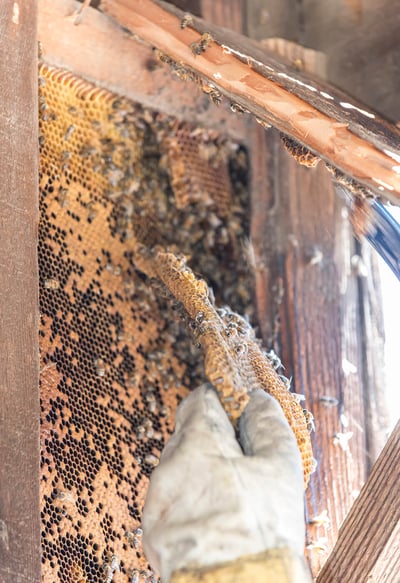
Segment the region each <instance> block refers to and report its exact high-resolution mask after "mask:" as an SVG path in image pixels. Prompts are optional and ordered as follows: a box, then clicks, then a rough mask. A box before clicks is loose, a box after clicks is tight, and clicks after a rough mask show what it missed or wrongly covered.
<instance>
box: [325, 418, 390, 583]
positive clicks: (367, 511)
mask: <svg viewBox="0 0 400 583" xmlns="http://www.w3.org/2000/svg"><path fill="white" fill-rule="evenodd" d="M399 484H400V422H399V423H398V424H397V426H396V427H395V429H394V430H393V432H392V434H391V436H390V438H389V440H388V442H387V443H386V445H385V447H384V449H383V451H382V453H381V455H380V456H379V458H378V460H377V462H376V463H375V465H374V467H373V469H372V472H371V475H370V477H369V478H368V480H367V482H366V483H365V484H364V486H363V488H362V490H361V492H360V495H359V496H358V498H357V500H356V501H355V503H354V505H353V507H352V509H351V511H350V512H349V514H348V516H347V517H346V520H345V522H344V523H343V525H342V527H341V529H340V531H339V536H338V540H337V543H336V545H335V548H334V550H333V552H332V554H331V556H330V557H329V559H328V561H327V562H326V563H325V565H324V567H323V569H322V571H321V573H320V574H319V576H318V578H317V582H318V583H331V582H332V581H346V583H359V582H361V581H373V582H374V583H377V582H379V583H380V582H383V581H385V582H386V583H395V582H396V581H398V575H399V573H400V554H399V553H398V552H397V553H396V552H395V550H396V546H397V548H398V546H399V538H397V540H396V536H397V537H398V535H399V525H400V504H399ZM390 545H394V548H393V546H392V548H390Z"/></svg>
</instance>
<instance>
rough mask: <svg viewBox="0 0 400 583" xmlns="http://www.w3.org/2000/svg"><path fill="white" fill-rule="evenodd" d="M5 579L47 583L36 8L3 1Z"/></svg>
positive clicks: (1, 529)
mask: <svg viewBox="0 0 400 583" xmlns="http://www.w3.org/2000/svg"><path fill="white" fill-rule="evenodd" d="M0 45H1V53H2V55H6V58H3V59H2V65H1V67H0V95H1V112H0V136H1V139H0V160H1V166H0V168H1V169H0V173H1V178H0V192H1V195H0V217H1V218H0V223H1V228H0V248H1V262H0V263H1V269H0V306H1V308H0V310H1V318H0V371H1V383H0V470H1V479H0V581H1V582H2V583H25V582H29V583H37V582H39V581H40V579H41V578H40V527H39V514H40V513H39V388H38V377H39V375H38V372H39V371H38V369H39V354H38V320H39V309H38V270H37V226H38V175H37V172H38V116H37V109H38V108H37V56H36V55H37V34H36V2H29V3H23V2H19V3H18V2H13V1H12V0H3V1H2V2H1V3H0Z"/></svg>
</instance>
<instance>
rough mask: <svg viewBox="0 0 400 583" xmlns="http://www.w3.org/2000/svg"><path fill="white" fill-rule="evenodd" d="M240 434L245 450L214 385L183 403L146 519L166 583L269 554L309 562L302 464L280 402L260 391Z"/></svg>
mask: <svg viewBox="0 0 400 583" xmlns="http://www.w3.org/2000/svg"><path fill="white" fill-rule="evenodd" d="M239 434H240V436H239V440H240V443H238V441H237V439H236V437H235V432H234V429H233V427H232V425H231V423H230V422H229V420H228V417H227V416H226V414H225V412H224V410H223V408H222V406H221V404H220V402H219V400H218V397H217V395H216V393H215V391H214V389H213V388H212V387H211V385H208V384H206V385H202V386H201V387H199V388H198V389H196V390H195V391H193V392H192V393H191V394H190V395H189V396H188V397H187V398H186V399H184V401H183V402H182V403H181V404H180V406H179V408H178V411H177V416H176V427H175V433H174V434H173V435H172V437H171V438H170V440H169V442H168V443H167V445H166V447H165V449H164V451H163V453H162V455H161V459H160V463H159V466H158V467H157V468H156V469H155V470H154V472H153V475H152V476H151V480H150V486H149V490H148V493H147V499H146V502H145V506H144V510H143V516H142V526H143V545H144V550H145V554H146V557H147V559H148V560H149V562H150V564H151V566H152V567H153V568H154V569H155V570H157V571H158V572H159V573H160V574H161V579H162V581H163V583H167V582H168V581H169V579H170V577H171V574H172V573H173V572H175V571H179V570H181V569H184V568H189V569H197V568H200V567H205V566H208V565H219V564H222V563H226V562H229V561H234V560H235V559H238V558H239V557H242V556H245V555H255V554H257V553H262V552H263V551H266V550H268V549H276V548H282V547H286V548H289V549H290V550H291V551H292V552H293V553H294V555H295V556H297V557H299V561H300V562H302V561H303V558H302V555H303V550H304V534H305V526H304V507H303V492H304V491H303V471H302V463H301V457H300V452H299V450H298V447H297V443H296V439H295V436H294V434H293V432H292V430H291V428H290V426H289V424H288V422H287V420H286V418H285V416H284V414H283V412H282V410H281V408H280V406H279V404H278V403H277V402H276V400H275V399H274V398H273V397H271V396H270V395H268V394H266V393H265V392H264V391H254V392H253V393H252V395H251V398H250V401H249V403H248V405H247V407H246V409H245V411H244V413H243V415H242V417H241V418H240V422H239ZM307 579H308V576H307ZM296 580H297V579H296ZM299 580H300V579H299ZM301 580H304V579H301Z"/></svg>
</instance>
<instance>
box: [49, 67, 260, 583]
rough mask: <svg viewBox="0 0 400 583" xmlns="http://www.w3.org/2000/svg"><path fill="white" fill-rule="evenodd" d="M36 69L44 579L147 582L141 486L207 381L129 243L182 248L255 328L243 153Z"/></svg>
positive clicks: (176, 317)
mask: <svg viewBox="0 0 400 583" xmlns="http://www.w3.org/2000/svg"><path fill="white" fill-rule="evenodd" d="M39 75H40V77H39V79H40V150H41V152H40V206H41V219H40V226H39V238H40V245H39V260H40V283H41V289H40V309H41V326H40V349H41V446H42V459H41V462H42V470H41V471H42V474H41V505H42V549H43V555H42V560H43V581H45V582H46V583H47V582H52V583H53V582H54V583H58V582H70V581H71V582H74V581H75V582H80V583H83V582H86V581H87V582H89V581H90V582H98V581H104V582H108V583H109V582H110V581H114V582H115V583H119V582H127V581H135V582H137V581H151V580H153V579H154V574H153V573H152V572H151V571H150V569H149V566H148V565H147V563H146V560H145V558H144V556H143V554H142V549H141V531H140V513H141V508H142V505H143V501H144V497H145V492H146V487H147V483H148V478H149V475H150V473H151V471H152V469H153V467H154V466H155V465H156V464H157V461H158V458H159V455H160V452H161V450H162V448H163V445H164V443H165V440H166V438H167V437H168V434H169V433H171V431H172V428H173V421H174V412H175V410H176V406H177V404H178V402H179V401H180V400H181V399H182V398H183V397H184V396H185V395H186V394H187V391H188V390H189V389H190V388H193V387H194V386H196V385H197V384H198V383H200V382H203V381H204V380H205V375H204V370H203V362H202V360H203V357H202V355H201V352H200V350H199V349H198V348H197V347H196V346H195V344H194V343H193V341H192V339H191V337H190V334H189V332H187V331H186V329H187V327H186V325H185V322H182V321H180V318H182V317H184V316H183V315H182V311H181V310H179V309H178V310H177V305H176V303H174V302H171V301H170V298H166V297H164V296H165V295H168V294H166V290H165V287H163V286H161V287H157V285H156V284H155V282H152V281H150V279H149V278H148V277H146V276H145V275H143V273H142V272H140V271H138V270H137V268H136V263H137V256H135V254H136V251H135V245H134V244H133V242H134V241H135V240H136V238H137V237H139V238H140V240H141V241H142V242H143V243H144V244H146V245H150V246H151V245H154V244H156V243H157V244H162V245H164V246H165V247H166V248H168V249H169V250H170V251H173V252H181V253H184V254H185V255H186V256H188V257H189V258H190V264H191V266H192V267H193V268H194V269H195V271H196V272H198V273H201V274H202V276H204V277H206V279H207V281H208V283H209V284H210V285H211V287H212V288H213V290H214V293H215V296H216V300H217V302H218V303H219V304H225V303H228V304H230V305H231V306H232V307H233V308H234V309H235V310H238V311H239V312H240V313H242V314H246V315H247V316H248V317H249V318H250V319H251V318H252V317H253V313H252V307H251V301H250V299H251V298H250V291H249V290H250V289H251V281H250V274H249V269H248V266H247V264H246V261H245V259H244V241H245V237H246V233H247V223H246V221H247V218H246V217H247V216H248V209H247V208H246V205H247V192H246V188H245V187H246V157H245V154H244V152H243V150H242V149H241V148H240V147H239V146H238V145H237V144H232V143H231V142H228V141H226V140H224V139H223V138H222V137H221V136H217V135H216V134H214V133H212V132H209V131H205V130H203V129H201V128H192V127H189V126H187V125H184V124H182V123H180V122H179V121H177V120H171V119H169V118H166V117H161V116H159V115H157V114H156V113H155V112H151V111H148V110H144V109H142V108H141V107H140V106H138V105H135V104H133V103H131V102H129V101H127V100H126V99H123V98H120V97H118V96H116V95H113V94H111V93H109V92H107V91H103V90H101V89H98V88H96V87H93V86H92V85H90V84H88V83H86V82H84V81H82V80H80V79H77V78H75V77H73V76H72V75H70V74H69V73H67V72H64V71H59V70H57V69H53V68H50V67H48V66H46V65H42V66H41V68H40V72H39ZM210 176H211V179H210ZM212 176H214V181H213V179H212ZM185 177H186V178H185ZM188 187H190V188H188ZM188 190H190V194H188Z"/></svg>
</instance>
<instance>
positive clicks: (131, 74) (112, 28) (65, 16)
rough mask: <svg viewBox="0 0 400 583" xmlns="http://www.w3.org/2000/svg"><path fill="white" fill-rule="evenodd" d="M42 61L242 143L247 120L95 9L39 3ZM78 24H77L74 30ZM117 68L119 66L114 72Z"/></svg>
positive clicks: (69, 2) (70, 2)
mask: <svg viewBox="0 0 400 583" xmlns="http://www.w3.org/2000/svg"><path fill="white" fill-rule="evenodd" d="M38 5H39V19H38V20H39V22H38V31H39V32H38V34H39V40H40V43H41V53H42V59H43V60H44V61H45V62H46V63H48V64H49V65H54V66H56V67H60V68H62V69H67V70H68V71H71V72H72V73H74V74H75V75H77V76H78V77H82V78H84V79H86V80H87V81H90V82H92V83H95V84H96V85H98V86H100V87H103V88H105V89H108V90H110V91H114V92H116V93H119V94H121V95H125V96H126V97H128V98H130V99H132V101H136V102H139V103H141V104H143V105H144V106H145V107H150V108H153V109H156V110H157V111H159V112H162V113H166V114H168V115H172V116H174V117H177V118H178V119H183V120H186V121H188V122H189V123H195V124H198V125H201V126H204V127H208V128H212V129H214V130H216V131H219V132H221V133H224V134H227V135H229V136H230V137H232V138H233V139H235V140H239V141H242V142H243V141H244V140H245V135H246V120H245V118H243V117H241V118H240V117H238V116H233V115H232V112H231V111H230V109H229V105H228V104H226V106H225V107H220V108H216V107H213V105H212V103H210V100H209V98H208V97H207V96H206V95H204V93H202V92H201V91H200V89H198V88H195V87H192V88H191V90H190V91H188V90H187V85H186V84H185V82H184V81H182V80H181V79H179V78H178V77H177V76H176V75H171V71H170V70H169V69H168V68H166V67H165V66H164V65H163V64H162V63H161V62H160V61H159V60H158V59H157V58H156V57H155V55H154V52H153V50H152V48H151V47H149V46H148V45H146V44H144V43H143V42H140V41H139V40H138V39H137V38H134V37H132V35H130V34H128V33H127V32H126V31H125V30H122V29H121V27H120V26H118V25H117V24H116V23H115V22H113V21H112V20H111V19H110V18H108V17H107V16H106V15H104V14H102V13H101V12H99V11H98V10H95V9H94V8H90V7H87V8H85V9H84V10H83V11H82V12H81V14H80V15H79V19H78V20H77V10H78V8H79V7H81V6H82V5H81V4H80V3H79V2H77V1H76V0H38ZM77 22H78V24H76V23H77ZM116 63H118V66H116Z"/></svg>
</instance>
